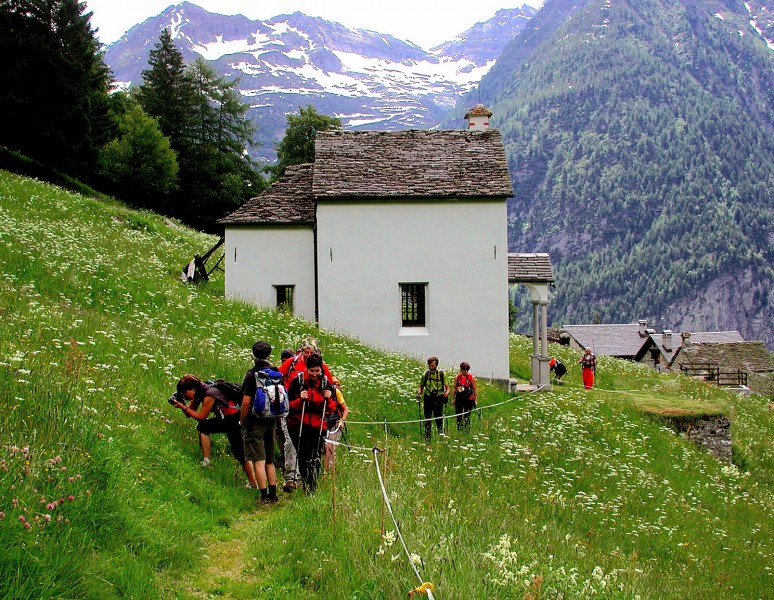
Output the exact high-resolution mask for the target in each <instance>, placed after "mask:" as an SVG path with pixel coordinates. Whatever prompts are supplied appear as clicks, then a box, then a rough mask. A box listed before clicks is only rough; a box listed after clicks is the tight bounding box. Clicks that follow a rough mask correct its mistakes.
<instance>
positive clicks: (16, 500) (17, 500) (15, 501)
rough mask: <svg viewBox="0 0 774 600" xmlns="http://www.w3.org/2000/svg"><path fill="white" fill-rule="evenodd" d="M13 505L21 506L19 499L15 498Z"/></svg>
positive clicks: (12, 501)
mask: <svg viewBox="0 0 774 600" xmlns="http://www.w3.org/2000/svg"><path fill="white" fill-rule="evenodd" d="M11 504H13V505H14V506H19V499H18V498H14V499H13V500H11Z"/></svg>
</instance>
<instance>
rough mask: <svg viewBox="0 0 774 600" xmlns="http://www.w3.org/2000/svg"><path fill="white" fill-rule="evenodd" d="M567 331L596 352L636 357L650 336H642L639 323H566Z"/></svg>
mask: <svg viewBox="0 0 774 600" xmlns="http://www.w3.org/2000/svg"><path fill="white" fill-rule="evenodd" d="M562 330H563V331H565V332H567V333H568V334H569V335H570V336H571V337H572V338H573V339H574V340H575V341H576V342H577V343H578V344H580V345H581V346H582V347H584V348H587V347H590V348H592V350H593V351H594V354H598V355H601V356H615V357H618V358H634V357H635V356H636V355H637V353H638V352H639V350H640V348H642V346H643V344H645V343H646V342H648V341H649V338H648V337H647V336H646V337H644V338H643V337H640V325H639V323H627V324H623V325H621V324H614V325H565V326H564V327H562Z"/></svg>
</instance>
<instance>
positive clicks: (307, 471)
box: [169, 337, 349, 504]
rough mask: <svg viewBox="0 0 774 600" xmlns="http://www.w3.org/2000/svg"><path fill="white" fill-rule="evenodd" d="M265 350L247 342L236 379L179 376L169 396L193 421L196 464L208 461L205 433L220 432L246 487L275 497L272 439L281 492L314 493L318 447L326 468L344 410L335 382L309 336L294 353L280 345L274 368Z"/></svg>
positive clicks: (266, 498)
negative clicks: (247, 356) (247, 362)
mask: <svg viewBox="0 0 774 600" xmlns="http://www.w3.org/2000/svg"><path fill="white" fill-rule="evenodd" d="M271 352H272V347H271V345H270V344H269V343H268V342H265V341H262V340H261V341H258V342H256V343H255V344H254V345H253V347H252V359H253V361H254V364H253V366H252V367H251V368H250V369H249V370H248V371H247V373H246V374H245V377H244V380H243V381H242V384H241V385H237V384H233V383H229V382H226V381H222V380H218V381H201V380H200V379H199V378H197V377H195V376H193V375H185V376H184V377H182V378H181V379H180V380H179V381H178V384H177V392H176V393H175V394H174V395H173V396H172V398H170V399H169V402H170V404H172V405H173V406H175V407H177V408H180V409H181V410H182V411H183V414H184V415H185V416H186V417H189V418H193V419H196V420H197V421H199V423H198V425H197V427H196V429H197V430H198V432H199V443H200V446H201V449H202V454H203V459H202V466H209V465H210V451H211V441H210V435H212V434H214V433H225V434H226V436H227V437H228V440H229V445H230V446H231V452H232V454H233V455H234V458H236V460H237V462H239V464H240V465H242V469H243V471H244V473H245V475H246V476H247V481H248V483H247V486H248V487H251V488H257V489H258V490H259V491H260V498H259V501H260V502H261V503H262V504H272V503H274V502H277V499H278V498H277V469H276V467H275V464H274V463H275V445H278V446H279V459H280V465H279V466H280V468H281V470H282V475H283V479H284V486H283V488H282V489H283V491H285V492H288V493H290V492H292V491H293V490H295V489H296V488H297V487H298V486H299V485H303V487H304V489H305V490H306V491H308V492H312V491H314V489H315V487H316V484H317V478H318V476H319V474H320V472H321V470H322V468H323V466H322V457H323V445H325V450H324V455H325V464H326V468H331V467H332V465H333V460H334V458H335V449H334V446H333V445H332V444H325V440H326V439H329V440H331V441H333V442H337V441H338V439H339V438H340V436H341V430H342V429H341V428H342V426H343V423H344V422H345V420H346V418H347V415H348V413H349V409H348V407H347V404H346V402H345V400H344V396H343V394H342V393H341V389H340V383H339V381H338V379H336V377H334V376H333V375H332V374H331V372H330V369H329V368H328V365H326V364H325V362H323V360H322V355H321V353H320V349H319V346H318V344H317V341H316V340H315V339H314V338H311V337H309V338H306V339H304V340H303V342H302V343H301V346H300V347H299V348H298V350H297V351H296V352H293V351H292V350H290V349H287V350H283V351H282V354H281V357H280V359H281V364H280V366H279V367H277V368H275V367H274V366H273V365H272V364H271V362H270V361H269V358H270V356H271ZM211 415H215V418H210V416H211Z"/></svg>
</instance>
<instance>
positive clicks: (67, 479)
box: [0, 171, 774, 600]
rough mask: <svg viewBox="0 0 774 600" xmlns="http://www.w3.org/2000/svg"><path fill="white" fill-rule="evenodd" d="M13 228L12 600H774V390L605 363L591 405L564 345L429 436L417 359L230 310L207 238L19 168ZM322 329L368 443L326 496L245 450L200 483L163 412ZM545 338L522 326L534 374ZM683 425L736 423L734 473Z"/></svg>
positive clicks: (8, 478) (518, 341) (6, 419)
mask: <svg viewBox="0 0 774 600" xmlns="http://www.w3.org/2000/svg"><path fill="white" fill-rule="evenodd" d="M0 240H1V241H2V243H1V244H0V375H2V386H0V403H1V406H2V418H0V598H13V599H32V598H88V599H93V598H181V599H182V598H216V597H220V598H253V597H261V598H264V599H266V598H276V599H280V598H289V597H293V598H299V599H306V598H331V599H339V598H341V599H355V598H363V599H365V598H369V599H370V598H372V599H393V598H405V597H406V594H407V592H409V591H410V590H413V589H414V588H415V587H417V586H418V585H419V583H420V581H419V579H418V578H417V576H416V574H415V572H414V568H416V569H417V570H418V572H419V573H420V576H421V579H422V580H423V581H427V582H431V583H432V584H433V585H434V588H435V592H434V597H435V598H436V599H439V600H440V599H482V600H483V599H491V598H498V599H509V598H519V599H521V598H524V599H531V600H537V599H539V598H540V599H559V598H568V599H575V598H621V599H631V600H634V599H638V598H639V599H645V598H658V599H663V598H681V599H686V598H688V599H690V598H695V599H705V598H744V599H750V598H773V597H774V592H773V591H772V590H774V573H773V572H772V569H773V568H774V546H773V545H772V544H774V542H772V539H773V538H774V448H773V447H772V439H773V436H772V433H773V432H774V425H772V412H771V410H770V409H769V408H768V406H767V402H769V401H770V400H771V399H767V398H763V397H760V396H752V397H749V398H744V397H738V396H736V395H733V394H731V393H728V392H725V391H723V390H719V389H717V388H714V387H711V386H708V385H705V384H703V383H700V382H695V381H692V380H689V379H687V378H685V377H682V376H679V375H673V374H661V375H660V374H656V373H655V372H653V371H651V370H649V369H647V368H645V367H642V366H639V365H633V364H629V363H625V362H622V361H618V360H614V359H608V358H605V357H601V358H600V360H599V367H598V372H599V376H598V389H595V390H593V391H587V390H584V389H583V388H582V386H581V385H580V375H579V372H578V369H577V368H576V367H575V360H576V357H575V355H574V354H573V353H571V352H570V351H568V350H567V349H565V348H558V347H556V348H555V347H552V348H551V352H552V353H555V354H557V355H559V356H560V357H562V359H563V360H564V361H565V363H566V364H567V366H568V368H569V373H568V374H567V376H566V378H565V383H564V385H562V386H556V387H555V388H554V390H552V391H550V392H542V393H537V394H519V395H514V396H509V395H508V394H506V393H505V392H504V391H502V390H499V389H496V388H494V387H490V386H487V385H482V390H481V399H480V406H482V407H486V406H488V405H495V404H498V406H494V407H492V408H490V409H486V408H483V409H482V410H481V411H480V417H479V416H474V419H473V424H472V428H471V430H470V431H469V432H457V431H456V427H455V426H454V424H453V423H452V422H451V421H450V422H449V436H450V437H449V438H447V439H440V440H439V439H437V438H435V439H434V441H433V443H432V444H430V445H426V444H425V443H423V442H422V441H421V439H420V436H419V427H418V426H417V425H416V424H400V423H395V422H397V421H405V420H411V419H415V418H416V417H417V403H416V400H415V399H414V389H415V387H416V383H417V381H418V379H419V377H420V375H421V373H422V372H423V366H422V364H421V363H420V362H418V361H416V360H413V359H410V358H406V357H402V356H399V355H396V354H385V353H382V352H377V351H376V350H373V349H370V348H368V347H366V346H363V345H362V344H360V343H358V342H356V341H354V340H351V339H347V338H345V337H342V336H339V335H334V334H331V333H328V332H325V331H315V330H314V329H313V327H312V326H311V325H310V324H309V323H306V322H304V321H301V320H299V319H295V318H293V317H291V316H287V315H284V314H280V313H276V312H274V311H266V310H258V309H255V308H253V307H249V306H246V305H244V304H241V303H238V302H233V301H228V300H225V299H224V297H223V279H222V273H219V272H216V274H214V276H213V278H212V280H211V281H210V282H209V283H207V284H203V285H199V286H191V285H183V284H181V283H180V280H179V272H180V270H181V269H182V267H183V266H184V265H185V264H186V263H187V262H188V261H189V260H190V259H191V257H192V256H193V255H194V253H203V252H204V251H205V250H206V249H208V248H209V247H210V246H211V245H212V244H213V243H214V238H212V237H211V236H206V235H204V234H200V233H197V232H194V231H192V230H190V229H187V228H185V227H183V226H181V225H180V224H179V223H176V222H173V221H169V220H167V219H165V218H163V217H159V216H157V215H154V214H152V213H147V212H138V211H134V210H131V209H128V208H126V207H125V206H123V205H121V204H119V203H117V202H115V201H112V200H110V199H95V198H90V197H85V196H80V195H77V194H74V193H71V192H67V191H64V190H62V189H61V188H57V187H54V186H52V185H49V184H45V183H41V182H38V181H35V180H31V179H25V178H22V177H18V176H16V175H12V174H9V173H7V172H3V171H0ZM309 334H314V335H316V337H318V339H319V340H320V342H321V346H322V347H323V350H324V353H325V359H326V361H327V362H328V364H329V365H330V366H331V369H332V370H333V372H334V373H335V374H336V375H337V376H338V377H339V378H340V379H341V380H342V383H343V389H344V392H345V394H346V396H347V402H348V404H349V406H350V409H351V411H350V420H351V421H352V424H350V425H349V427H348V432H347V436H346V439H347V442H348V443H349V444H350V445H351V446H353V447H354V448H352V449H347V448H339V449H338V450H337V463H336V470H335V472H334V473H328V474H326V476H325V478H324V480H323V481H322V483H321V486H320V488H319V490H318V491H317V493H316V494H315V495H313V496H306V495H304V494H303V493H301V492H296V493H294V494H293V495H290V496H288V495H285V494H282V496H283V497H282V498H281V501H280V502H279V503H278V504H277V505H274V506H271V507H260V508H259V507H257V505H256V503H255V496H256V492H255V491H254V490H249V489H245V487H244V480H243V476H242V474H241V471H237V469H236V468H235V467H236V463H235V461H234V460H233V459H232V458H231V457H230V455H229V454H228V452H227V448H226V443H225V439H224V436H214V438H213V446H214V453H213V457H214V458H213V463H214V464H213V467H212V468H208V469H203V468H202V467H200V466H199V462H200V450H199V448H198V443H197V439H196V435H195V430H194V425H195V422H194V421H191V420H186V419H185V418H184V417H183V416H182V415H181V413H180V411H178V410H174V409H172V408H171V407H170V406H169V405H168V404H167V401H166V399H167V398H168V397H169V395H170V394H171V393H172V391H174V384H175V382H176V380H177V379H178V378H179V377H180V376H181V375H183V374H185V373H194V374H196V375H198V376H201V377H202V378H214V377H222V378H225V379H228V380H231V381H241V379H242V377H243V375H244V372H245V371H246V370H247V369H248V368H249V367H250V366H251V360H250V347H251V346H252V343H253V342H254V341H255V340H256V339H260V338H263V339H266V340H268V341H269V342H271V343H272V345H273V346H274V347H275V349H276V350H275V355H274V357H273V358H276V355H277V354H278V351H279V349H280V348H283V347H288V346H295V345H296V344H297V343H298V342H299V340H300V339H301V338H303V337H304V336H306V335H309ZM531 348H532V345H531V342H529V341H527V340H524V339H522V338H518V337H513V338H512V343H511V370H512V373H513V374H514V376H516V377H519V378H521V379H527V378H528V377H529V353H530V352H531ZM438 354H439V355H440V356H441V357H442V356H443V351H442V349H439V350H438ZM447 367H448V366H447ZM473 371H474V373H475V371H476V365H473ZM675 411H677V412H676V413H675ZM670 413H673V414H678V415H679V416H680V417H681V418H684V419H691V418H693V417H694V416H701V415H718V414H726V415H729V416H730V417H731V420H732V431H733V436H734V464H733V465H725V464H722V463H719V462H718V461H716V460H715V459H713V458H712V457H710V456H709V455H708V454H707V453H706V452H704V451H703V450H702V449H700V448H697V447H695V446H694V445H692V444H691V443H689V442H687V441H685V440H683V439H682V438H681V437H679V436H677V435H675V433H674V432H673V431H672V429H671V428H670V426H669V423H668V422H667V421H664V420H662V418H661V417H663V416H664V415H668V414H670ZM385 421H388V422H391V424H389V423H385ZM364 423H379V424H364ZM374 447H378V448H380V449H382V450H383V451H384V452H379V454H378V465H379V466H380V467H381V468H382V473H383V478H384V484H385V489H386V492H387V496H388V498H389V503H390V506H391V507H392V510H393V513H394V515H395V518H396V519H397V521H398V523H399V530H398V529H396V527H395V525H394V524H393V521H392V519H391V518H390V515H389V512H388V511H387V509H386V507H385V502H384V500H383V494H382V489H381V487H380V485H379V478H378V474H377V470H376V469H377V464H376V462H375V455H374V453H373V452H372V451H371V448H374ZM399 533H400V534H402V536H403V539H404V541H405V544H406V547H407V549H408V555H407V553H406V552H404V549H403V546H402V544H401V541H400V539H399ZM412 565H413V566H412Z"/></svg>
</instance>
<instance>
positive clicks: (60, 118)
mask: <svg viewBox="0 0 774 600" xmlns="http://www.w3.org/2000/svg"><path fill="white" fill-rule="evenodd" d="M84 9H85V4H81V3H79V2H78V1H77V0H37V1H33V0H2V1H1V2H0V55H2V56H3V60H2V61H0V123H2V127H0V144H2V145H5V146H7V147H9V148H11V149H14V150H18V151H20V152H22V153H24V154H27V155H28V156H31V157H33V158H35V159H37V160H39V161H41V162H43V163H45V164H47V165H50V166H53V167H57V168H59V169H62V170H65V171H69V172H71V173H73V174H75V175H88V174H89V173H91V172H93V170H94V166H95V164H96V157H97V150H98V148H99V147H100V146H101V145H102V144H103V143H104V142H105V141H106V139H107V135H108V130H109V120H108V108H109V101H108V96H107V94H108V90H109V86H110V74H109V70H108V68H107V66H106V65H105V62H104V60H103V56H102V52H101V50H100V44H99V42H98V41H97V40H96V38H95V37H94V31H93V30H92V28H91V24H90V19H91V13H85V14H84Z"/></svg>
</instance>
